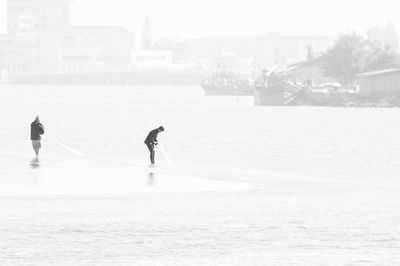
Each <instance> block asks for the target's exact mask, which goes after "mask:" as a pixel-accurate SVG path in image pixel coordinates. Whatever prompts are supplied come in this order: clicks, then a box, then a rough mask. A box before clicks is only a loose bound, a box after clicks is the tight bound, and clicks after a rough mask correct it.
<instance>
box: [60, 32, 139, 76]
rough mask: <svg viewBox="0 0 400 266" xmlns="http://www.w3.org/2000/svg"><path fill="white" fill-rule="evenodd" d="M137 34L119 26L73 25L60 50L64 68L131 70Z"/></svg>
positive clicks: (79, 69)
mask: <svg viewBox="0 0 400 266" xmlns="http://www.w3.org/2000/svg"><path fill="white" fill-rule="evenodd" d="M133 49H134V36H133V34H131V33H129V32H128V31H126V30H124V29H123V28H121V27H119V26H79V25H76V26H70V27H69V29H68V30H67V31H66V33H65V34H64V35H63V39H62V46H61V49H60V51H59V53H58V64H59V66H60V68H61V70H62V71H97V70H109V71H116V70H127V69H129V68H130V67H131V51H132V50H133Z"/></svg>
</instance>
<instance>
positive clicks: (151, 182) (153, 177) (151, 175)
mask: <svg viewBox="0 0 400 266" xmlns="http://www.w3.org/2000/svg"><path fill="white" fill-rule="evenodd" d="M147 184H148V185H149V186H155V185H156V174H155V173H154V172H149V176H148V177H147Z"/></svg>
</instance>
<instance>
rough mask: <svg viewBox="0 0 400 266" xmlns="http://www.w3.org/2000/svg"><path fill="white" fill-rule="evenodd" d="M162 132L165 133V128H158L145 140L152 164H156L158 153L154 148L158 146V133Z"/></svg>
mask: <svg viewBox="0 0 400 266" xmlns="http://www.w3.org/2000/svg"><path fill="white" fill-rule="evenodd" d="M160 132H164V127H162V126H161V127H158V128H156V129H154V130H152V131H150V133H149V134H148V135H147V138H146V139H145V141H144V143H145V144H146V145H147V148H148V149H149V151H150V161H151V164H152V165H153V164H154V157H155V155H156V152H155V151H154V147H155V146H156V145H157V144H158V141H157V136H158V133H160Z"/></svg>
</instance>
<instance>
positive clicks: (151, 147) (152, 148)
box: [146, 144, 154, 164]
mask: <svg viewBox="0 0 400 266" xmlns="http://www.w3.org/2000/svg"><path fill="white" fill-rule="evenodd" d="M146 145H147V148H148V149H149V151H150V162H151V163H152V164H154V146H153V145H151V144H146Z"/></svg>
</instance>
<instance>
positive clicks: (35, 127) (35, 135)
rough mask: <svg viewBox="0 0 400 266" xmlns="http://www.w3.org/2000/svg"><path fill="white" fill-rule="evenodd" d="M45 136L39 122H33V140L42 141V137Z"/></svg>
mask: <svg viewBox="0 0 400 266" xmlns="http://www.w3.org/2000/svg"><path fill="white" fill-rule="evenodd" d="M43 134H44V127H43V125H42V124H41V123H40V122H38V121H36V120H35V121H33V122H32V124H31V140H40V139H41V137H40V135H43Z"/></svg>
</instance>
